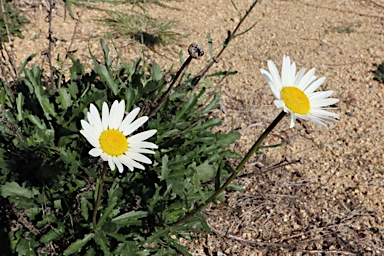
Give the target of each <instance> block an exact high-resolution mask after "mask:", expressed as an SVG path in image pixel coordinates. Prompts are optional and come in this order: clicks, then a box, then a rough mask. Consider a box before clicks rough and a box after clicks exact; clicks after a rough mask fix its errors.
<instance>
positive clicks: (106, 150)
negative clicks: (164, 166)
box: [80, 100, 158, 173]
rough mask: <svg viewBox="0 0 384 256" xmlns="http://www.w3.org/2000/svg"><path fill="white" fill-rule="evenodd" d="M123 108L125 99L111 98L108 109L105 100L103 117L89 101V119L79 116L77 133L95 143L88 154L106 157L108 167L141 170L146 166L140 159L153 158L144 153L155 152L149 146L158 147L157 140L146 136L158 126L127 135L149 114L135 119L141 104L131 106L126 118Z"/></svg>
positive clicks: (146, 118) (144, 161)
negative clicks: (150, 140)
mask: <svg viewBox="0 0 384 256" xmlns="http://www.w3.org/2000/svg"><path fill="white" fill-rule="evenodd" d="M124 111H125V101H124V100H122V101H120V103H119V102H118V101H117V100H116V101H115V102H113V104H112V106H111V109H110V110H109V108H108V104H107V103H106V102H104V103H103V106H102V117H100V114H99V111H98V110H97V108H96V107H95V105H93V104H91V105H90V110H89V112H88V113H87V119H88V122H87V121H85V120H81V126H82V128H83V129H82V130H81V131H80V133H81V134H82V135H83V136H84V137H85V138H86V139H87V140H88V142H89V143H90V144H91V145H92V146H93V147H94V148H93V149H91V150H90V151H89V154H90V155H91V156H94V157H101V159H103V160H104V161H108V165H109V167H110V168H111V170H114V169H115V167H116V166H117V168H118V170H119V172H120V173H122V172H123V170H124V167H123V165H125V166H127V167H128V168H129V169H130V170H131V171H133V170H134V168H138V169H142V170H144V169H145V167H144V166H143V165H142V164H141V163H145V164H151V163H152V161H151V160H150V159H149V158H148V157H146V156H145V155H143V154H154V153H155V152H154V151H152V150H150V149H157V148H158V147H157V145H156V144H154V143H151V142H147V141H145V140H147V139H148V138H150V137H152V136H153V135H154V134H155V133H156V132H157V130H148V131H144V132H141V133H138V134H135V135H132V136H129V135H131V134H132V133H133V132H134V131H136V130H137V129H138V128H139V127H140V126H142V125H143V124H144V123H145V122H147V120H148V117H147V116H142V117H140V118H138V119H137V120H135V118H136V117H137V115H138V114H139V112H140V108H136V109H134V110H132V111H131V112H130V113H129V114H128V115H127V116H126V117H125V118H124ZM134 120H135V121H134ZM139 162H141V163H139Z"/></svg>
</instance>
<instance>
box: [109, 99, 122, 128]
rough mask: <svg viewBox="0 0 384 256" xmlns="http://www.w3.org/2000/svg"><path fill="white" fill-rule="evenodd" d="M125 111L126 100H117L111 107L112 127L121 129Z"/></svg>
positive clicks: (110, 125)
mask: <svg viewBox="0 0 384 256" xmlns="http://www.w3.org/2000/svg"><path fill="white" fill-rule="evenodd" d="M124 111H125V101H124V100H122V101H121V102H120V103H119V102H118V101H117V100H115V101H114V102H113V104H112V107H111V113H110V115H109V119H110V120H109V121H110V124H109V127H110V128H111V129H116V130H117V129H119V127H120V124H121V122H122V121H123V117H124Z"/></svg>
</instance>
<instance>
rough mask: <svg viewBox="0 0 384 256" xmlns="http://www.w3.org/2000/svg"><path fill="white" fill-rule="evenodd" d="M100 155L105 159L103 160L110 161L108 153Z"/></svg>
mask: <svg viewBox="0 0 384 256" xmlns="http://www.w3.org/2000/svg"><path fill="white" fill-rule="evenodd" d="M100 157H101V159H103V161H108V155H107V154H106V153H104V152H103V153H102V154H101V155H100Z"/></svg>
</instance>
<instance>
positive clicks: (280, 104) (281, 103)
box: [273, 100, 285, 108]
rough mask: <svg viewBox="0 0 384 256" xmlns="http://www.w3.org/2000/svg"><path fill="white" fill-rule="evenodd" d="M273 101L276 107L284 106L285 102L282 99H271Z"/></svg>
mask: <svg viewBox="0 0 384 256" xmlns="http://www.w3.org/2000/svg"><path fill="white" fill-rule="evenodd" d="M273 103H275V106H276V107H277V108H284V107H285V103H284V101H282V100H275V101H273Z"/></svg>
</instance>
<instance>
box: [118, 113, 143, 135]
mask: <svg viewBox="0 0 384 256" xmlns="http://www.w3.org/2000/svg"><path fill="white" fill-rule="evenodd" d="M147 120H148V117H147V116H142V117H140V118H138V119H137V120H136V121H134V122H133V123H132V124H130V125H129V126H128V127H127V128H126V129H124V130H123V131H122V133H123V134H124V135H125V136H127V135H129V134H131V133H133V132H134V131H136V130H137V129H138V128H139V127H140V126H142V125H143V124H144V123H145V122H147Z"/></svg>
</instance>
